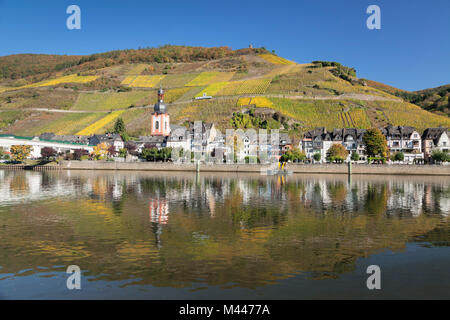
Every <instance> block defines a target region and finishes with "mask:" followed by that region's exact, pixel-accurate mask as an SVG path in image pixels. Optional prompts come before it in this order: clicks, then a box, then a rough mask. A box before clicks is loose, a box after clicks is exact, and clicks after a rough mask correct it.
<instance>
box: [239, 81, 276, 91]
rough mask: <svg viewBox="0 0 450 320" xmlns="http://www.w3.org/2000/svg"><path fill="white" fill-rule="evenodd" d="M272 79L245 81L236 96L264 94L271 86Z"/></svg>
mask: <svg viewBox="0 0 450 320" xmlns="http://www.w3.org/2000/svg"><path fill="white" fill-rule="evenodd" d="M271 81H272V80H271V79H257V80H245V81H244V82H243V83H242V86H241V87H240V88H239V89H238V90H237V93H236V94H262V93H265V92H266V90H267V88H268V87H269V85H270V82H271Z"/></svg>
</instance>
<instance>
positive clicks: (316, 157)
mask: <svg viewBox="0 0 450 320" xmlns="http://www.w3.org/2000/svg"><path fill="white" fill-rule="evenodd" d="M313 158H314V160H316V161H320V159H322V155H321V154H320V153H315V154H314V155H313Z"/></svg>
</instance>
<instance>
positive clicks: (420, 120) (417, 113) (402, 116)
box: [370, 101, 450, 131]
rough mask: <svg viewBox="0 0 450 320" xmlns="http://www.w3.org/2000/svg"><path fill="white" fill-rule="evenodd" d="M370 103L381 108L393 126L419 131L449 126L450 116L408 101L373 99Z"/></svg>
mask: <svg viewBox="0 0 450 320" xmlns="http://www.w3.org/2000/svg"><path fill="white" fill-rule="evenodd" d="M370 104H371V105H373V106H376V107H377V109H381V110H383V114H384V115H385V116H386V117H387V120H388V122H389V123H391V124H392V125H395V126H412V127H415V128H417V129H418V130H419V131H423V130H424V129H426V128H428V127H439V126H442V127H447V128H448V127H450V118H448V117H443V116H439V115H436V114H433V113H430V112H428V111H425V110H423V109H422V108H420V107H418V106H416V105H413V104H410V103H406V102H384V101H373V102H371V103H370Z"/></svg>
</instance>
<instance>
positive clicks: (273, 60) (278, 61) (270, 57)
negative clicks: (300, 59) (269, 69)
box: [259, 53, 295, 64]
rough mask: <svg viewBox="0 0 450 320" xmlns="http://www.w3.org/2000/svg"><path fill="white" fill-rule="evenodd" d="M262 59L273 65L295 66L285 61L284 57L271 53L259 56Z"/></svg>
mask: <svg viewBox="0 0 450 320" xmlns="http://www.w3.org/2000/svg"><path fill="white" fill-rule="evenodd" d="M259 56H260V57H261V58H263V59H264V60H266V61H267V62H270V63H273V64H295V62H292V61H289V60H287V59H284V58H282V57H279V56H276V55H273V54H270V53H265V54H260V55H259Z"/></svg>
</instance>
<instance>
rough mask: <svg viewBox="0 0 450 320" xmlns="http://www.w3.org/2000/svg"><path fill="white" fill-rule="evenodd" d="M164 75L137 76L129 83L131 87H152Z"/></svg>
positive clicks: (157, 83)
mask: <svg viewBox="0 0 450 320" xmlns="http://www.w3.org/2000/svg"><path fill="white" fill-rule="evenodd" d="M164 77H165V76H164V75H157V76H137V77H136V78H135V79H134V80H133V81H132V82H131V83H130V84H129V86H130V87H133V88H154V87H156V86H157V85H159V83H160V82H161V80H162V79H164Z"/></svg>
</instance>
